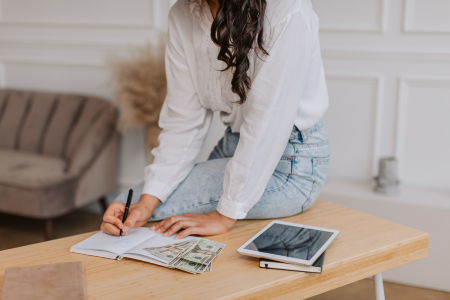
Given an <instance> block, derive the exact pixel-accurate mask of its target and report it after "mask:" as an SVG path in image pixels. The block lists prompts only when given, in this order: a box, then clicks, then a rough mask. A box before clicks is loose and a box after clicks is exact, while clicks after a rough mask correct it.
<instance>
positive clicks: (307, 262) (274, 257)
mask: <svg viewBox="0 0 450 300" xmlns="http://www.w3.org/2000/svg"><path fill="white" fill-rule="evenodd" d="M273 224H283V225H288V226H294V227H302V228H307V229H315V230H320V231H326V232H331V233H332V235H331V237H330V238H329V239H328V240H327V242H326V243H325V244H323V246H322V247H321V248H320V249H319V251H317V253H316V254H315V255H314V256H313V257H311V259H310V260H304V259H298V258H292V257H286V256H282V255H276V254H270V253H264V252H259V251H254V250H248V249H245V247H247V245H248V244H250V243H251V242H253V240H255V239H256V238H257V237H258V236H260V235H261V234H262V233H263V232H264V231H266V230H267V229H268V228H269V227H270V226H272V225H273ZM338 234H339V230H335V229H328V228H322V227H316V226H309V225H303V224H297V223H290V222H284V221H278V220H274V221H272V222H270V223H269V224H268V225H267V226H266V227H264V228H263V229H261V230H260V231H259V232H258V233H257V234H255V235H254V236H253V237H252V238H251V239H249V240H248V241H247V242H245V244H244V245H242V246H241V247H239V249H237V252H238V253H239V254H243V255H248V256H253V257H263V258H267V259H271V260H277V261H281V262H285V263H290V264H296V265H304V266H311V265H313V264H314V262H315V261H316V260H317V259H318V258H319V256H320V255H322V253H323V252H324V251H325V249H326V248H327V247H328V246H329V245H330V243H331V242H332V241H333V240H334V239H335V238H336V236H337V235H338Z"/></svg>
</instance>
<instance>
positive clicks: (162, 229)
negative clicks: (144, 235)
mask: <svg viewBox="0 0 450 300" xmlns="http://www.w3.org/2000/svg"><path fill="white" fill-rule="evenodd" d="M181 220H182V217H181V216H172V217H170V218H167V219H165V220H164V221H163V222H164V223H163V222H161V223H162V224H161V226H159V228H158V229H157V230H156V233H164V232H166V230H167V229H169V228H170V227H172V225H173V224H175V223H176V222H178V221H181Z"/></svg>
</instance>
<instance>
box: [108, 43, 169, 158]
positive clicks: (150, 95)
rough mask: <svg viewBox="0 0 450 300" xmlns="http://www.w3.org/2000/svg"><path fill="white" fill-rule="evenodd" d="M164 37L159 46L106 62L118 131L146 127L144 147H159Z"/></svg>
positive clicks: (165, 83)
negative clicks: (118, 109) (115, 102)
mask: <svg viewBox="0 0 450 300" xmlns="http://www.w3.org/2000/svg"><path fill="white" fill-rule="evenodd" d="M165 44H166V43H165V36H163V35H162V36H161V38H160V43H159V46H157V47H155V46H153V45H150V44H149V45H147V46H145V47H143V48H140V49H135V50H134V51H133V52H132V55H131V57H130V58H119V57H113V58H111V59H110V60H109V66H110V68H111V69H112V73H113V80H112V83H113V85H114V90H115V93H116V98H117V100H118V104H119V106H120V109H121V116H120V120H119V130H120V131H122V132H124V131H126V130H127V129H132V128H136V127H142V126H145V127H146V129H147V147H148V150H151V149H153V148H155V147H157V146H158V135H159V133H160V131H161V129H160V128H159V127H158V120H159V113H160V111H161V107H162V105H163V103H164V99H165V97H166V94H167V82H166V71H165V67H164V52H165Z"/></svg>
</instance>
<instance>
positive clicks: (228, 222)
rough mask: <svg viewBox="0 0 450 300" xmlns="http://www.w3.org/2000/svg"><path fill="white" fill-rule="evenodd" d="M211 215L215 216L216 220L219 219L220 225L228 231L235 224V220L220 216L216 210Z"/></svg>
mask: <svg viewBox="0 0 450 300" xmlns="http://www.w3.org/2000/svg"><path fill="white" fill-rule="evenodd" d="M213 213H214V214H216V215H217V217H218V218H220V221H221V223H222V224H223V225H224V226H225V227H226V228H227V229H230V228H231V227H232V226H233V225H234V223H236V219H232V218H228V217H227V216H224V215H222V214H221V213H220V212H218V211H217V210H215V211H214V212H213Z"/></svg>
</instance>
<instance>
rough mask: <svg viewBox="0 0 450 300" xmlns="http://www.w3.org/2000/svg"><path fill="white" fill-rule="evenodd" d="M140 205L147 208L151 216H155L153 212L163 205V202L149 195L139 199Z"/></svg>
mask: <svg viewBox="0 0 450 300" xmlns="http://www.w3.org/2000/svg"><path fill="white" fill-rule="evenodd" d="M138 203H139V204H141V205H142V206H143V207H145V208H146V209H147V210H148V211H149V212H150V216H151V215H153V212H154V211H155V209H156V208H157V207H158V205H159V204H160V203H161V200H159V199H158V198H156V197H155V196H152V195H149V194H142V196H141V199H139V202H138Z"/></svg>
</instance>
